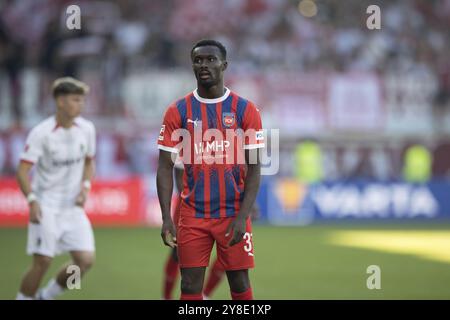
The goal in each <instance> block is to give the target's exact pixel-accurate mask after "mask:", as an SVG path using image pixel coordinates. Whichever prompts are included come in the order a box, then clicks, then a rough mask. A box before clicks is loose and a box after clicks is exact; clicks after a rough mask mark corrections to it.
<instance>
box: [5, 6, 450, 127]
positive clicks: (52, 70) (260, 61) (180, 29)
mask: <svg viewBox="0 0 450 320" xmlns="http://www.w3.org/2000/svg"><path fill="white" fill-rule="evenodd" d="M378 3H379V5H380V7H381V8H382V12H381V18H382V29H381V30H380V31H379V32H372V31H370V30H368V29H367V27H366V19H367V16H368V14H367V13H366V8H367V7H368V6H369V5H370V4H371V1H366V0H362V1H361V0H349V1H331V0H321V1H316V5H317V16H315V17H314V18H313V19H310V18H306V17H303V16H302V15H301V14H300V13H299V10H298V9H297V7H298V4H299V1H298V0H295V1H293V0H292V1H290V0H243V1H241V0H231V1H204V0H190V1H183V0H152V1H143V0H133V1H126V0H119V1H106V0H103V1H81V0H80V1H76V2H75V3H74V2H73V1H66V0H61V1H53V0H40V1H11V0H0V12H1V13H0V73H2V74H3V75H4V76H5V77H7V79H9V83H10V85H9V90H11V92H12V94H11V100H12V101H10V105H11V106H12V110H13V113H14V118H15V120H18V121H20V118H21V117H22V115H23V112H22V111H21V104H22V102H21V101H18V99H19V97H20V96H21V95H20V90H23V88H24V84H23V83H20V79H21V73H22V72H23V71H24V70H25V69H26V68H27V67H32V68H35V69H38V70H39V74H40V79H39V80H40V81H39V83H41V84H42V86H40V87H39V91H40V92H39V96H40V98H41V99H42V100H44V102H45V97H46V93H47V91H48V89H46V88H45V85H48V83H49V81H51V80H52V79H54V78H55V77H56V76H59V75H62V74H64V75H72V76H80V74H81V73H82V69H83V68H84V69H88V70H95V71H96V72H98V73H100V74H101V81H99V83H100V84H99V86H100V87H101V88H99V89H101V90H102V91H103V92H104V95H103V98H102V99H103V101H100V104H101V105H102V106H101V109H100V110H101V112H102V113H103V114H104V115H111V114H112V115H115V114H121V113H122V114H123V113H124V112H126V110H124V108H125V106H124V105H123V102H122V99H121V94H120V88H121V79H123V78H124V76H125V75H126V74H130V73H133V72H137V71H139V70H143V69H146V68H147V69H148V68H177V67H181V68H185V69H186V68H189V56H188V55H187V54H186V53H187V52H189V49H190V48H191V46H192V44H193V43H194V42H195V41H197V40H198V39H200V38H205V37H212V38H217V39H218V40H220V41H223V42H224V43H225V45H226V46H227V47H228V48H229V51H230V59H232V61H233V63H232V64H231V65H230V67H231V70H232V71H231V72H235V73H245V72H247V73H248V72H253V73H254V72H261V71H263V70H272V69H277V70H280V69H286V70H299V71H310V70H314V71H317V70H332V71H335V70H337V71H347V70H353V71H354V70H356V71H359V70H361V71H367V70H372V71H376V72H380V73H382V72H385V71H396V70H398V71H400V70H408V69H411V68H414V69H416V70H417V71H418V72H422V73H432V74H435V75H436V77H437V79H438V82H439V85H438V90H437V92H436V93H435V95H434V99H435V100H436V102H437V103H438V104H440V105H445V104H446V103H447V102H448V99H449V96H450V94H449V92H450V62H449V61H450V60H449V59H448V52H450V32H449V30H450V0H432V1H425V0H406V1H379V2H378ZM71 4H78V5H79V6H80V8H81V13H82V28H81V30H68V29H67V28H66V27H65V23H66V19H67V17H68V14H67V13H66V8H67V7H68V6H69V5H71ZM41 99H40V101H42V100H41ZM44 105H45V103H44ZM41 106H42V104H41ZM4 108H5V106H2V109H4Z"/></svg>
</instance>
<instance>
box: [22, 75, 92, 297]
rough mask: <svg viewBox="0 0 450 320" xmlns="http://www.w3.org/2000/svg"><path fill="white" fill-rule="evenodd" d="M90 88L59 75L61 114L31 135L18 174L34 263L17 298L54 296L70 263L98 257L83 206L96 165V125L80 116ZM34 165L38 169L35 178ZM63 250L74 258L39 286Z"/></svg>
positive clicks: (86, 263) (85, 264)
mask: <svg viewBox="0 0 450 320" xmlns="http://www.w3.org/2000/svg"><path fill="white" fill-rule="evenodd" d="M88 91H89V87H88V86H87V85H86V84H84V83H83V82H81V81H78V80H76V79H73V78H70V77H65V78H60V79H57V80H56V81H55V82H54V83H53V88H52V94H53V97H54V99H55V103H56V114H55V115H54V116H51V117H50V118H47V119H46V120H44V121H42V122H41V123H39V124H38V125H37V126H36V127H34V128H33V129H32V130H31V132H30V133H29V135H28V137H27V141H26V145H25V148H24V151H23V153H22V155H21V161H20V164H19V167H18V171H17V180H18V182H19V185H20V188H21V190H22V192H23V194H24V195H25V197H26V198H27V201H28V204H29V214H30V221H29V225H28V243H27V253H28V254H29V255H32V264H31V267H30V269H29V270H28V271H27V272H26V274H25V275H24V276H23V278H22V282H21V285H20V290H19V293H18V294H17V299H18V300H23V299H54V298H55V297H56V296H57V295H59V294H61V293H62V292H63V291H64V289H66V288H67V280H68V279H69V277H70V276H71V275H73V274H74V272H73V271H71V270H72V268H71V269H69V270H68V269H67V267H68V266H69V265H76V266H78V267H79V271H81V274H84V273H85V272H86V271H87V270H88V269H89V268H90V267H91V266H92V264H93V262H94V258H95V244H94V234H93V231H92V227H91V224H90V222H89V220H88V218H87V216H86V214H85V212H84V209H83V207H84V203H85V201H86V198H87V196H88V193H89V190H90V188H91V179H92V177H93V175H94V170H95V167H94V156H95V127H94V125H93V123H92V122H90V121H88V120H86V119H83V118H81V117H80V116H79V115H80V113H81V111H82V109H83V106H84V100H85V95H86V94H87V93H88ZM33 165H35V166H36V171H35V173H34V175H33V178H32V182H31V183H30V180H29V177H28V175H29V172H30V169H31V168H32V167H33ZM64 252H69V253H70V255H71V257H72V261H71V262H70V263H68V264H67V265H65V266H64V267H63V268H62V269H61V270H60V271H59V272H58V274H57V275H56V277H54V278H53V279H52V280H50V282H49V283H48V284H47V286H46V287H44V288H43V289H41V290H39V291H38V289H39V286H40V284H41V281H42V279H43V277H44V275H45V273H46V271H47V270H48V268H49V266H50V264H51V262H52V259H53V257H54V256H55V255H58V254H61V253H64ZM75 269H76V268H75Z"/></svg>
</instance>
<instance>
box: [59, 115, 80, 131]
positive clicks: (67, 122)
mask: <svg viewBox="0 0 450 320" xmlns="http://www.w3.org/2000/svg"><path fill="white" fill-rule="evenodd" d="M55 119H56V124H57V125H58V126H59V127H63V128H66V129H68V128H70V127H72V126H73V125H74V120H75V119H74V118H67V117H65V116H64V115H62V114H60V113H56V115H55Z"/></svg>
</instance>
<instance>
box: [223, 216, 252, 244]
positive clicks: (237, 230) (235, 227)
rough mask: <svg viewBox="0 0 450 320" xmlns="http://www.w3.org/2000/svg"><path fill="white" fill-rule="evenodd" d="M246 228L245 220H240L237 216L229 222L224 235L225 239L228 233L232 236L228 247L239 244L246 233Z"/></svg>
mask: <svg viewBox="0 0 450 320" xmlns="http://www.w3.org/2000/svg"><path fill="white" fill-rule="evenodd" d="M246 226H247V221H246V219H243V218H240V217H239V216H237V217H236V218H235V219H234V220H233V221H231V223H230V225H229V226H228V228H227V232H226V233H225V237H228V236H229V235H230V233H231V234H232V235H233V236H232V237H231V240H230V242H228V246H229V247H232V246H234V245H235V244H237V243H239V242H241V240H242V238H243V237H244V234H245V231H246Z"/></svg>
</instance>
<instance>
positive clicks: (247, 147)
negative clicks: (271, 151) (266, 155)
mask: <svg viewBox="0 0 450 320" xmlns="http://www.w3.org/2000/svg"><path fill="white" fill-rule="evenodd" d="M259 148H264V143H257V144H246V145H244V149H245V150H253V149H259Z"/></svg>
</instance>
